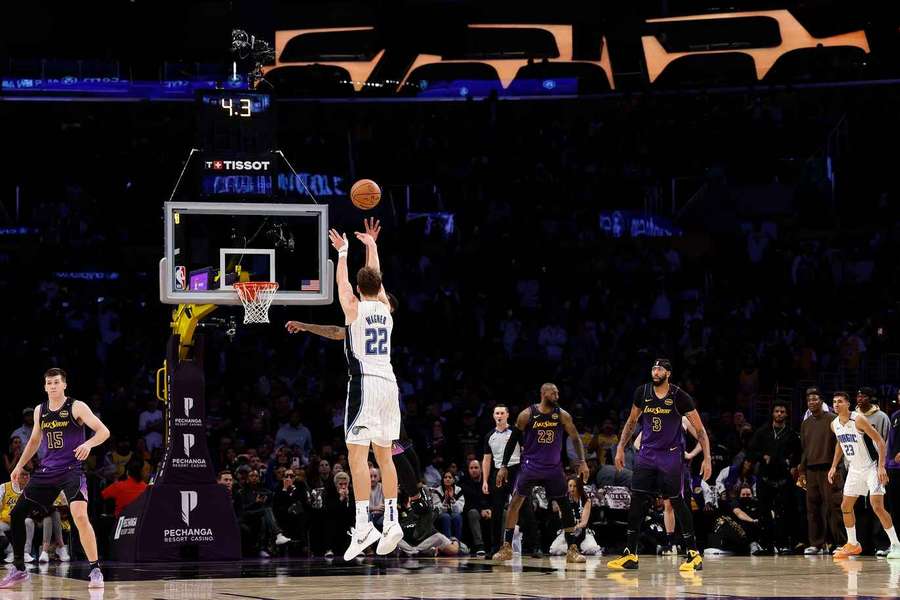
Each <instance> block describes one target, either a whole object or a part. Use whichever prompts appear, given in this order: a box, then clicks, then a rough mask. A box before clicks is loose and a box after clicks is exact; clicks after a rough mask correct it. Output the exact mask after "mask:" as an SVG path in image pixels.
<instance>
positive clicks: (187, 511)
mask: <svg viewBox="0 0 900 600" xmlns="http://www.w3.org/2000/svg"><path fill="white" fill-rule="evenodd" d="M195 508H197V492H195V491H193V490H189V491H182V492H181V520H182V522H183V523H184V524H185V525H187V526H188V527H190V526H191V513H192V512H193V511H194V509H195Z"/></svg>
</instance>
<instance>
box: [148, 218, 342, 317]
mask: <svg viewBox="0 0 900 600" xmlns="http://www.w3.org/2000/svg"><path fill="white" fill-rule="evenodd" d="M163 210H164V219H165V258H163V259H162V261H161V262H160V301H161V302H163V303H165V304H182V303H190V304H240V303H241V302H240V299H239V298H238V297H237V294H236V293H235V290H234V284H235V283H236V282H239V281H274V282H277V283H278V292H276V294H275V299H274V300H273V302H272V303H273V304H330V303H331V300H332V289H333V286H334V265H333V263H332V262H331V261H330V260H328V244H329V242H328V208H327V207H326V206H322V205H316V204H259V203H230V202H166V203H165V206H164V209H163Z"/></svg>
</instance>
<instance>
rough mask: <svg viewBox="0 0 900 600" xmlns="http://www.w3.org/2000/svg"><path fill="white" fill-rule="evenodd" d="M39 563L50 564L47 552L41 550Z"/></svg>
mask: <svg viewBox="0 0 900 600" xmlns="http://www.w3.org/2000/svg"><path fill="white" fill-rule="evenodd" d="M38 562H42V563H48V562H50V555H49V554H47V551H46V550H41V555H40V556H39V557H38Z"/></svg>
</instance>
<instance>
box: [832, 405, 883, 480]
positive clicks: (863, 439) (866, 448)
mask: <svg viewBox="0 0 900 600" xmlns="http://www.w3.org/2000/svg"><path fill="white" fill-rule="evenodd" d="M857 416H858V413H857V412H856V411H853V412H851V413H850V419H849V420H847V422H846V423H843V424H841V418H840V417H838V418H836V419H834V420H833V421H831V430H832V431H834V434H835V435H836V436H837V443H838V444H840V445H841V450H843V452H844V458H845V459H846V461H847V467H848V468H849V470H850V471H867V470H869V469H871V468H872V467H874V466H876V465H877V464H878V450H877V448H875V443H874V442H873V441H872V438H870V437H869V436H867V435H866V434H865V433H863V432H862V430H860V429H857V427H856V418H857Z"/></svg>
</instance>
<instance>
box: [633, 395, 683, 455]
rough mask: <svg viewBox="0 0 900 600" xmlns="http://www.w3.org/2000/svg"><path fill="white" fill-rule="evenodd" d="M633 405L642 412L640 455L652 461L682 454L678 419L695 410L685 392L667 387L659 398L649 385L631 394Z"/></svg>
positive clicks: (680, 428)
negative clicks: (664, 456)
mask: <svg viewBox="0 0 900 600" xmlns="http://www.w3.org/2000/svg"><path fill="white" fill-rule="evenodd" d="M634 405H635V406H636V407H638V408H639V409H641V449H640V452H639V455H640V456H642V457H645V458H652V457H656V456H661V455H667V454H670V453H672V452H675V451H678V452H679V453H683V452H684V446H685V436H684V431H683V429H682V427H681V417H682V415H684V414H687V413H689V412H690V411H692V410H694V400H693V399H692V398H691V397H690V395H688V393H687V392H685V391H684V390H682V389H681V388H680V387H678V386H677V385H669V392H668V393H667V394H666V395H665V397H663V398H659V397H657V395H656V392H655V391H654V388H653V385H651V384H649V383H648V384H645V385H642V386H640V387H638V388H637V389H636V390H635V391H634Z"/></svg>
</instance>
